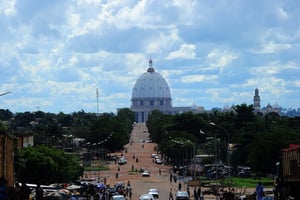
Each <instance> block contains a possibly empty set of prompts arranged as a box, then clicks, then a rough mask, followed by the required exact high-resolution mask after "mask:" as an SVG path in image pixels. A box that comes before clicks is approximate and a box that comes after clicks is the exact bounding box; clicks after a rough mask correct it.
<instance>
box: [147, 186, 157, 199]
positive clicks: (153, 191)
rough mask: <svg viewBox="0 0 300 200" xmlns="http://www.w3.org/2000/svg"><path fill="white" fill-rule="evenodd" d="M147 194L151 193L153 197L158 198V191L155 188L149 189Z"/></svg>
mask: <svg viewBox="0 0 300 200" xmlns="http://www.w3.org/2000/svg"><path fill="white" fill-rule="evenodd" d="M148 193H149V194H152V195H153V197H154V198H155V199H159V192H158V189H156V188H151V189H149V192H148Z"/></svg>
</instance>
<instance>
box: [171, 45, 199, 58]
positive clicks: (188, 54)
mask: <svg viewBox="0 0 300 200" xmlns="http://www.w3.org/2000/svg"><path fill="white" fill-rule="evenodd" d="M195 50H196V46H195V45H193V44H182V45H181V46H180V49H178V50H177V51H173V52H171V53H170V54H169V55H168V56H167V58H166V59H167V60H171V59H176V58H183V59H192V58H195V57H196V52H195Z"/></svg>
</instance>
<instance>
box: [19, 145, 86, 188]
mask: <svg viewBox="0 0 300 200" xmlns="http://www.w3.org/2000/svg"><path fill="white" fill-rule="evenodd" d="M15 172H16V178H17V180H19V181H26V182H27V183H40V184H50V183H57V182H69V181H75V180H77V179H78V178H79V177H80V176H82V174H83V168H82V167H81V166H80V164H79V162H78V160H77V159H76V157H74V156H73V155H70V154H65V153H64V152H63V151H61V150H58V149H55V148H51V147H46V146H44V145H42V146H36V147H28V148H22V149H19V150H18V152H17V155H16V161H15Z"/></svg>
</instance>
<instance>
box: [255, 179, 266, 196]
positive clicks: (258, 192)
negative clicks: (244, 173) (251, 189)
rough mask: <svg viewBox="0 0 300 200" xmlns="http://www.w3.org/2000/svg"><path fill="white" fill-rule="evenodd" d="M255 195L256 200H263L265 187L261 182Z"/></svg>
mask: <svg viewBox="0 0 300 200" xmlns="http://www.w3.org/2000/svg"><path fill="white" fill-rule="evenodd" d="M255 193H256V200H262V199H263V196H264V187H263V186H262V184H261V182H260V181H259V182H258V184H257V186H256V188H255Z"/></svg>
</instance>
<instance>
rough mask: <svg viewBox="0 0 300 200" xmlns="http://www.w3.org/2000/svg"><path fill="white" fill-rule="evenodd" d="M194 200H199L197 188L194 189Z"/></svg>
mask: <svg viewBox="0 0 300 200" xmlns="http://www.w3.org/2000/svg"><path fill="white" fill-rule="evenodd" d="M194 200H198V197H197V190H196V187H194Z"/></svg>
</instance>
